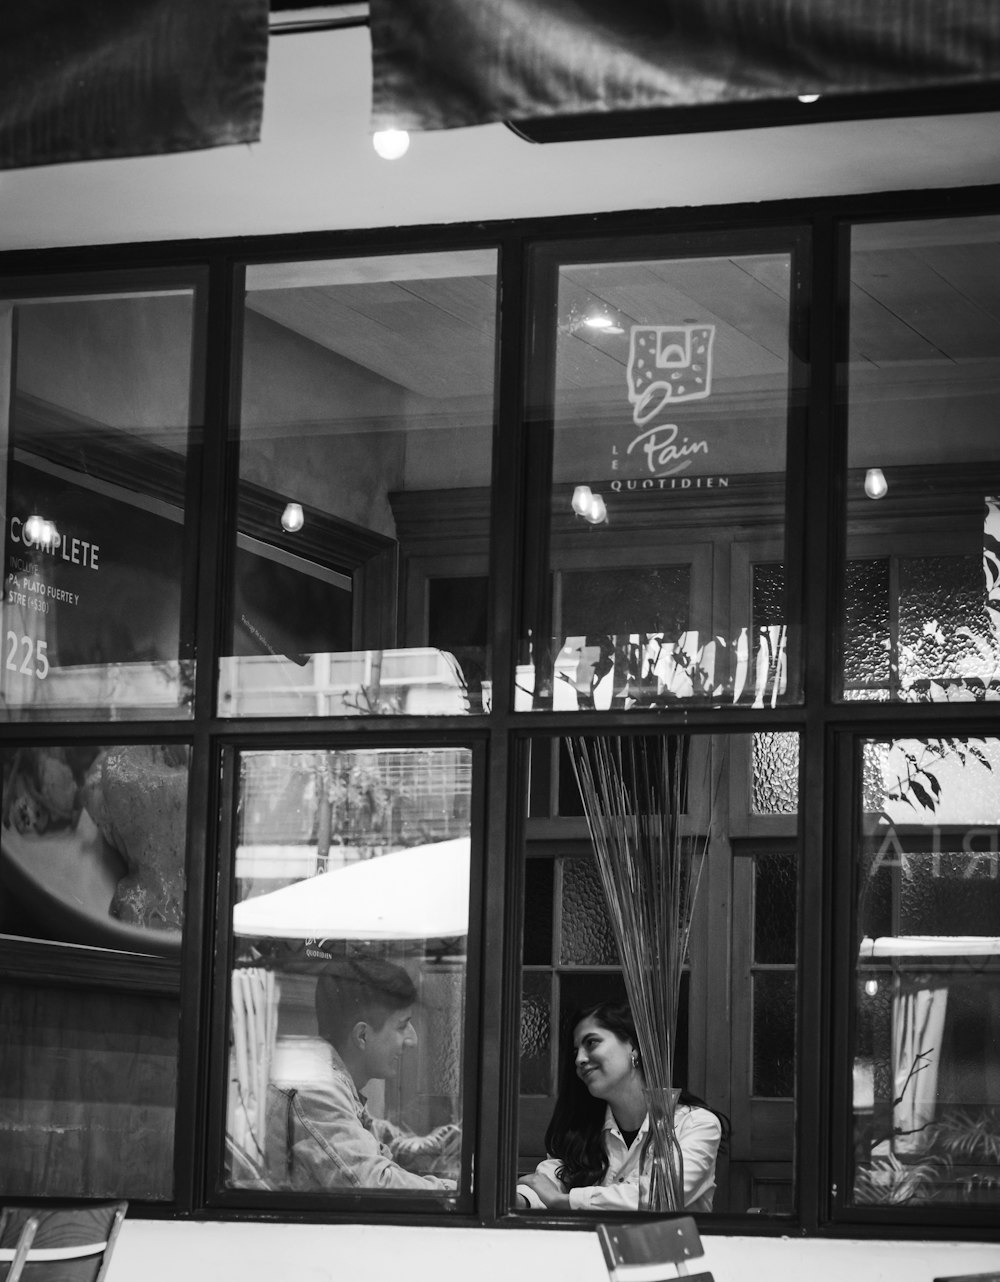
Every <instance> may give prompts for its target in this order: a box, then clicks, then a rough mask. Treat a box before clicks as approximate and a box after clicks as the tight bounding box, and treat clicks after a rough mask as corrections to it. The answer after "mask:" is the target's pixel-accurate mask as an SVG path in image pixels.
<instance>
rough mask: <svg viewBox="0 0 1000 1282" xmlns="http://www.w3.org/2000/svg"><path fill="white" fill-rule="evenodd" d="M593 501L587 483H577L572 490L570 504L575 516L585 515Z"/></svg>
mask: <svg viewBox="0 0 1000 1282" xmlns="http://www.w3.org/2000/svg"><path fill="white" fill-rule="evenodd" d="M593 501H594V495H593V493H592V492H591V489H590V486H589V485H578V486H577V487H576V489H575V490H574V491H573V500H572V506H573V511H574V512H575V513H576V514H577V516H586V515H587V513H588V512H589V511H590V505H591V503H593Z"/></svg>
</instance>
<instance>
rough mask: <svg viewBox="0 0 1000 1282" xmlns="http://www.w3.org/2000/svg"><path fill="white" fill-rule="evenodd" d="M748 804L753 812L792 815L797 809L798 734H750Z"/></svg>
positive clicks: (766, 732) (757, 813)
mask: <svg viewBox="0 0 1000 1282" xmlns="http://www.w3.org/2000/svg"><path fill="white" fill-rule="evenodd" d="M750 777H751V791H750V796H751V805H750V808H751V810H752V811H753V813H754V814H755V815H794V814H797V813H798V809H799V736H798V735H797V734H792V733H788V732H786V731H780V730H779V731H770V730H768V731H762V732H760V733H758V734H755V735H754V736H753V760H752V766H751V776H750Z"/></svg>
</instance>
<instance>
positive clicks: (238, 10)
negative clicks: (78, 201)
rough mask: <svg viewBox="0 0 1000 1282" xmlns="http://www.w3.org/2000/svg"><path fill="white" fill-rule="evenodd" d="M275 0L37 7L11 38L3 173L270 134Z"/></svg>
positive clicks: (7, 22) (9, 32)
mask: <svg viewBox="0 0 1000 1282" xmlns="http://www.w3.org/2000/svg"><path fill="white" fill-rule="evenodd" d="M268 15H269V8H268V0H84V2H83V3H81V0H30V3H28V4H22V5H8V6H6V8H5V11H4V19H3V23H4V26H3V39H2V40H0V169H16V168H23V167H26V166H30V165H50V164H56V163H59V162H64V161H77V160H97V159H104V158H111V157H119V156H140V155H156V154H161V153H165V152H176V151H194V150H198V149H200V148H203V147H219V146H223V145H226V144H231V143H248V142H256V141H257V139H258V138H259V137H260V125H261V114H262V109H263V100H264V74H265V69H266V65H267V42H268Z"/></svg>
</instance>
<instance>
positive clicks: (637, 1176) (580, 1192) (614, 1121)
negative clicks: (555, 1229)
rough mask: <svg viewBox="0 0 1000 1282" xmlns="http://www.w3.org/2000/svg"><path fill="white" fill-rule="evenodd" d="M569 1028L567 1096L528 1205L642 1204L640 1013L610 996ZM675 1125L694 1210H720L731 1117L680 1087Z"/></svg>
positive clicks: (644, 1143) (521, 1199)
mask: <svg viewBox="0 0 1000 1282" xmlns="http://www.w3.org/2000/svg"><path fill="white" fill-rule="evenodd" d="M567 1029H568V1035H567V1037H566V1039H565V1041H564V1046H563V1050H562V1070H561V1077H560V1089H559V1095H558V1097H557V1099H556V1106H555V1110H554V1112H553V1114H552V1120H551V1122H550V1123H549V1127H548V1130H547V1131H546V1134H545V1145H546V1150H547V1152H548V1157H547V1158H546V1159H545V1161H543V1162H542V1163H540V1164H539V1166H538V1167H537V1168H536V1169H535V1170H534V1171H533V1172H531V1173H530V1174H527V1175H523V1176H521V1177H520V1179H519V1180H518V1185H517V1200H518V1204H519V1205H520V1206H521V1207H522V1208H523V1209H525V1210H527V1209H529V1208H531V1209H535V1210H541V1209H545V1210H549V1211H638V1210H640V1209H642V1207H643V1206H644V1205H645V1199H646V1197H647V1195H648V1189H649V1182H650V1176H651V1166H652V1161H651V1154H650V1145H649V1118H648V1116H647V1111H646V1095H645V1085H646V1084H645V1078H644V1076H643V1071H642V1060H641V1057H640V1055H639V1050H638V1045H639V1043H638V1037H637V1035H636V1030H635V1024H634V1023H633V1020H632V1015H631V1012H630V1011H629V1009H628V1007H627V1006H620V1005H615V1004H613V1003H608V1002H602V1003H600V1004H599V1005H597V1006H594V1007H591V1008H589V1009H587V1010H583V1011H578V1012H576V1014H574V1015H573V1016H572V1017H571V1019H570V1020H569V1023H568V1025H567ZM674 1127H675V1130H676V1134H677V1140H678V1144H679V1146H680V1153H681V1178H682V1179H683V1183H684V1209H686V1210H689V1211H710V1210H711V1209H712V1200H713V1196H714V1193H715V1161H716V1156H717V1154H718V1151H719V1145H720V1143H721V1141H722V1138H723V1123H722V1121H721V1120H720V1118H719V1116H718V1115H717V1114H715V1113H713V1112H712V1111H711V1109H709V1108H706V1107H705V1106H704V1105H703V1104H702V1102H701V1101H700V1100H696V1099H695V1097H694V1096H692V1095H689V1094H688V1093H687V1092H686V1091H678V1092H677V1101H676V1104H675V1107H674Z"/></svg>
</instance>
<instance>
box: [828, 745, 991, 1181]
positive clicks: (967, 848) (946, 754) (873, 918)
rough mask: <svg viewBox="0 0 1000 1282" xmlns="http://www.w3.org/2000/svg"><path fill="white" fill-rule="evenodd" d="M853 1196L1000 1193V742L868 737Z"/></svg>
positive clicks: (861, 830) (861, 837)
mask: <svg viewBox="0 0 1000 1282" xmlns="http://www.w3.org/2000/svg"><path fill="white" fill-rule="evenodd" d="M861 772H862V807H863V810H862V814H861V816H860V823H859V827H858V837H857V877H858V891H857V895H858V899H857V904H858V907H857V931H856V940H857V949H858V952H857V966H856V971H855V984H854V1024H855V1033H854V1126H855V1162H854V1188H853V1201H854V1203H855V1204H856V1205H863V1206H868V1205H879V1204H882V1205H885V1204H892V1205H912V1206H924V1205H927V1204H930V1203H934V1204H935V1205H937V1204H941V1203H962V1204H964V1205H970V1204H971V1205H974V1204H977V1203H985V1204H988V1205H993V1206H996V1204H997V1202H998V1201H1000V1078H998V1073H997V1063H998V1056H1000V980H998V976H1000V969H998V966H997V958H998V956H1000V938H998V923H1000V889H998V888H1000V879H998V871H997V870H998V854H997V833H998V831H1000V785H998V780H1000V741H998V740H997V739H995V738H969V737H964V736H963V737H954V738H923V739H893V740H867V741H865V742H864V743H863V744H862V751H861Z"/></svg>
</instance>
